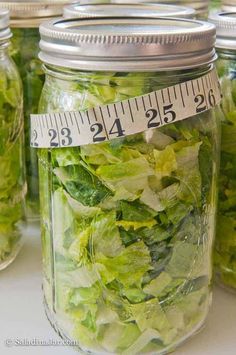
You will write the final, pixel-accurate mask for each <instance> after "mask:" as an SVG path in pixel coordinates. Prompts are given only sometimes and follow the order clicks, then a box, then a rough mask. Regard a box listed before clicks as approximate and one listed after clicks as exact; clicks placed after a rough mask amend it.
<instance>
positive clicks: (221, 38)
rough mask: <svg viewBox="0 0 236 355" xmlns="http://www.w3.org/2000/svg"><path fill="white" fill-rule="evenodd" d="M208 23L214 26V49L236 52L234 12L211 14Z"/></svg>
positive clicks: (235, 18) (235, 15) (235, 19)
mask: <svg viewBox="0 0 236 355" xmlns="http://www.w3.org/2000/svg"><path fill="white" fill-rule="evenodd" d="M209 21H210V22H211V23H213V24H214V25H215V26H216V48H219V49H220V48H222V49H229V50H236V11H235V12H215V13H212V14H211V15H210V16H209Z"/></svg>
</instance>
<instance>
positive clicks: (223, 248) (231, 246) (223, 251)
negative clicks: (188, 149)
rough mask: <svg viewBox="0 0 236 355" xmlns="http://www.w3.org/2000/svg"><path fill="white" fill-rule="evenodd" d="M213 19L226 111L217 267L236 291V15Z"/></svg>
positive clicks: (222, 278)
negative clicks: (215, 28) (215, 27)
mask: <svg viewBox="0 0 236 355" xmlns="http://www.w3.org/2000/svg"><path fill="white" fill-rule="evenodd" d="M210 20H211V21H212V22H213V23H215V24H216V26H217V41H216V46H217V51H218V55H219V59H218V61H217V68H218V74H219V77H220V81H221V86H222V94H223V100H222V109H223V112H224V120H223V121H222V143H221V167H220V181H219V213H218V223H217V235H216V236H217V238H216V247H215V268H216V276H217V279H218V281H219V282H220V283H221V284H222V285H225V286H226V287H229V288H233V289H236V171H235V164H236V146H235V145H236V36H235V31H234V30H235V29H236V13H219V14H215V15H212V16H211V18H210Z"/></svg>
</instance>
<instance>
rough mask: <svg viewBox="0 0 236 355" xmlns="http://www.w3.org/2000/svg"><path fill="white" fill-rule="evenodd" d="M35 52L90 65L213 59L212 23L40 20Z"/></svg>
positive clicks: (145, 67) (130, 66) (156, 65)
mask: <svg viewBox="0 0 236 355" xmlns="http://www.w3.org/2000/svg"><path fill="white" fill-rule="evenodd" d="M40 34H41V41H40V48H41V53H40V58H41V60H42V61H43V62H45V63H48V64H52V65H58V66H60V67H68V68H75V69H76V68H77V69H81V70H91V71H98V70H100V71H123V72H130V71H156V70H158V71H159V70H173V69H186V68H194V67H199V66H201V65H203V64H206V63H211V62H213V61H214V60H215V58H216V54H215V50H214V44H215V26H214V25H213V24H209V23H207V22H202V21H194V20H186V19H177V18H169V19H168V18H157V19H151V18H129V17H127V18H99V19H70V20H65V19H57V20H54V21H49V22H46V23H43V24H42V25H41V26H40Z"/></svg>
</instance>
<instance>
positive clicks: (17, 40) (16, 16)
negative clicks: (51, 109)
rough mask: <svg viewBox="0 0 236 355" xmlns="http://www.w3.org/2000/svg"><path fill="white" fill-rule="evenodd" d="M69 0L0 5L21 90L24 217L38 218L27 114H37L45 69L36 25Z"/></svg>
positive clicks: (35, 164) (35, 169) (34, 160)
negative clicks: (7, 16)
mask: <svg viewBox="0 0 236 355" xmlns="http://www.w3.org/2000/svg"><path fill="white" fill-rule="evenodd" d="M68 2H69V1H66V0H64V1H59V0H57V1H54V3H52V2H50V1H37V2H35V1H33V0H30V1H26V2H17V1H10V0H7V1H3V2H1V7H3V8H6V9H8V10H10V17H11V22H10V25H11V28H12V32H13V39H12V45H11V47H10V54H11V57H12V58H13V60H14V61H15V63H16V64H17V67H18V70H19V72H20V75H21V79H22V82H23V90H24V118H25V160H26V179H27V186H28V189H27V198H26V203H27V217H28V219H29V220H38V219H39V183H38V162H37V153H36V151H35V150H33V149H31V148H30V137H29V130H30V114H31V113H37V111H38V103H39V98H40V94H41V91H42V87H43V84H44V78H45V76H44V72H43V70H42V68H41V63H40V61H39V59H38V52H39V47H38V43H39V39H40V36H39V25H40V23H41V22H42V21H43V20H45V19H48V18H49V17H52V16H54V17H56V16H59V15H61V14H62V8H63V5H64V4H66V3H67V4H68Z"/></svg>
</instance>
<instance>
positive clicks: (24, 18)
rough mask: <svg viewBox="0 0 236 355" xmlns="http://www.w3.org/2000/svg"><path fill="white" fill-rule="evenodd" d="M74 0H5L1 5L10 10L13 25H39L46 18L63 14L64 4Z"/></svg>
mask: <svg viewBox="0 0 236 355" xmlns="http://www.w3.org/2000/svg"><path fill="white" fill-rule="evenodd" d="M73 2H74V1H73V0H55V1H54V0H45V1H42V0H36V1H35V0H28V1H27V0H18V1H17V0H5V1H2V2H1V4H0V6H1V8H3V9H7V10H9V11H10V25H11V27H38V26H39V25H40V23H41V22H42V21H43V20H45V19H50V18H53V17H58V16H61V15H62V13H63V6H65V5H68V4H69V3H73Z"/></svg>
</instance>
